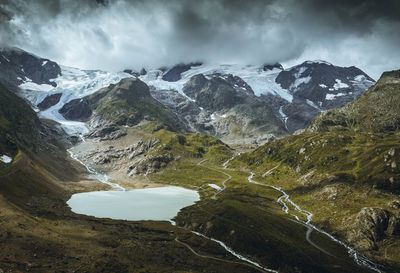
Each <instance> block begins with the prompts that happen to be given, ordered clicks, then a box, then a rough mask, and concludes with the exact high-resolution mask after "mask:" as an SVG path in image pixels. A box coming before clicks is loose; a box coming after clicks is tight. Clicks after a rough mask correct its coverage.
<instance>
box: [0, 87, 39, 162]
mask: <svg viewBox="0 0 400 273" xmlns="http://www.w3.org/2000/svg"><path fill="white" fill-rule="evenodd" d="M39 128H40V121H39V119H38V118H37V116H36V113H35V112H34V111H33V110H32V108H31V107H29V105H28V104H27V103H26V102H25V101H24V100H23V99H21V98H20V97H18V96H17V95H15V94H14V93H13V92H11V91H9V90H8V89H7V88H5V87H4V86H3V85H1V84H0V154H1V153H6V152H9V153H11V154H13V153H15V152H16V150H17V144H18V145H27V146H28V145H29V146H33V144H34V142H35V141H36V139H37V138H38V134H39Z"/></svg>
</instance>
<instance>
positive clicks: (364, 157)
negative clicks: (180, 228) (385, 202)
mask: <svg viewBox="0 0 400 273" xmlns="http://www.w3.org/2000/svg"><path fill="white" fill-rule="evenodd" d="M399 145H400V135H398V134H393V135H384V134H375V135H355V134H351V133H346V132H342V133H326V134H323V135H321V134H312V133H304V134H301V135H296V136H290V137H286V138H283V139H280V140H277V141H274V142H272V143H268V144H266V145H264V146H262V147H260V148H258V149H256V150H255V151H254V152H252V153H248V154H243V155H242V156H240V157H238V159H237V160H238V161H242V162H245V163H246V164H248V166H250V167H251V168H255V169H260V171H261V172H262V171H263V170H266V169H268V168H272V167H274V165H277V164H285V165H287V166H289V167H291V168H292V169H293V170H295V171H296V172H297V173H299V174H301V175H303V174H306V173H308V172H310V171H312V170H313V171H316V172H318V173H321V174H323V173H330V174H333V175H337V176H339V177H341V179H342V180H345V181H347V182H349V183H358V184H364V183H366V184H369V185H371V186H374V187H376V188H382V189H386V190H390V191H395V192H397V191H399V190H400V170H399V168H398V167H399V166H398V162H399V160H400V154H399V153H400V151H398V147H399ZM392 154H393V155H392ZM236 164H238V163H236ZM239 165H240V164H239Z"/></svg>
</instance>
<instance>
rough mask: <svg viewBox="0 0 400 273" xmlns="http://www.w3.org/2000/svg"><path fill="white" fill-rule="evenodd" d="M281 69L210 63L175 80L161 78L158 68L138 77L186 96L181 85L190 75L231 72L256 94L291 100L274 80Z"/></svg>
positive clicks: (159, 88)
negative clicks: (265, 69) (168, 80)
mask: <svg viewBox="0 0 400 273" xmlns="http://www.w3.org/2000/svg"><path fill="white" fill-rule="evenodd" d="M281 71H282V70H280V69H273V70H269V71H263V68H262V67H260V66H255V65H237V64H230V65H211V64H203V65H201V66H195V67H192V68H191V69H190V70H188V71H186V72H183V73H182V74H181V76H182V78H181V79H180V80H179V81H177V82H167V81H164V80H163V79H162V72H161V71H160V70H150V71H149V72H148V73H147V74H146V75H144V76H140V77H139V79H141V80H142V81H144V82H145V83H147V84H148V85H150V86H153V87H155V88H156V89H158V90H171V89H174V90H176V91H178V92H179V93H181V94H182V95H184V96H186V95H185V94H184V93H183V86H184V85H185V83H187V82H188V81H189V80H190V78H191V77H193V76H195V75H197V74H203V75H205V76H206V77H208V78H209V77H210V76H211V75H212V74H215V73H220V74H232V75H234V76H238V77H240V78H242V79H243V80H244V81H245V82H246V83H247V84H248V85H249V86H250V87H251V88H252V89H253V91H254V94H255V95H256V96H261V95H262V94H264V95H266V94H273V95H277V96H280V97H281V98H283V99H285V100H287V101H289V102H292V100H293V96H292V95H291V94H290V93H289V92H288V91H287V90H285V89H283V88H282V87H281V85H280V84H278V83H276V82H275V79H276V77H277V76H278V74H279V73H280V72H281Z"/></svg>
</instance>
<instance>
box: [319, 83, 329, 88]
mask: <svg viewBox="0 0 400 273" xmlns="http://www.w3.org/2000/svg"><path fill="white" fill-rule="evenodd" d="M319 86H320V87H322V88H328V86H326V85H325V84H323V83H321V84H319Z"/></svg>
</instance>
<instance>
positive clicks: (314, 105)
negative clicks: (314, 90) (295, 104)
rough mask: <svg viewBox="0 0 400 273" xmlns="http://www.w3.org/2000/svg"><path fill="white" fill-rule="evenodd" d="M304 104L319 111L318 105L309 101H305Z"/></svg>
mask: <svg viewBox="0 0 400 273" xmlns="http://www.w3.org/2000/svg"><path fill="white" fill-rule="evenodd" d="M306 102H307V104H308V105H310V106H311V107H314V108H316V109H318V110H319V107H318V105H316V104H315V103H314V102H312V101H311V100H309V99H306Z"/></svg>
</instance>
